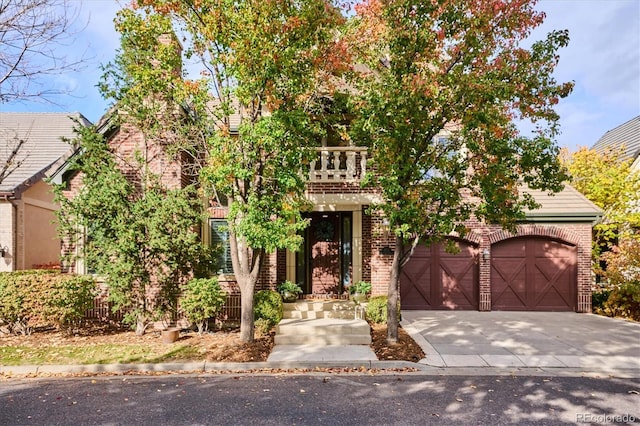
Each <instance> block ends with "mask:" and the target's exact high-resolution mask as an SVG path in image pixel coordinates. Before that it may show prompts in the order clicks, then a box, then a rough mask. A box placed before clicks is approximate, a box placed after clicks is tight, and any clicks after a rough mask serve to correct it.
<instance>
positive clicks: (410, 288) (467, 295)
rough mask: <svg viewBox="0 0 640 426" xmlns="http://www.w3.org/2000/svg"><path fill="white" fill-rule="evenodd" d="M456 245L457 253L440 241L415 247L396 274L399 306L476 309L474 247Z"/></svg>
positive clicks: (476, 286)
mask: <svg viewBox="0 0 640 426" xmlns="http://www.w3.org/2000/svg"><path fill="white" fill-rule="evenodd" d="M458 245H459V247H460V253H458V254H451V253H447V252H446V251H445V250H444V245H443V244H434V245H432V246H430V247H424V246H419V247H417V248H416V250H415V252H414V254H413V256H411V259H410V260H409V262H408V263H407V264H406V265H405V266H404V268H402V275H401V276H400V297H401V303H402V309H413V310H417V309H478V262H477V249H476V248H475V247H473V246H472V245H469V244H467V243H465V242H458Z"/></svg>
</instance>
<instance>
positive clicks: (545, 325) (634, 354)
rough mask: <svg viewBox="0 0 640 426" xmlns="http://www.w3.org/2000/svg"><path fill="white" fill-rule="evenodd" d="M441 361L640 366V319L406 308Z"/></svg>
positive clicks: (411, 328) (410, 323) (416, 332)
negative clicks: (626, 319) (627, 319)
mask: <svg viewBox="0 0 640 426" xmlns="http://www.w3.org/2000/svg"><path fill="white" fill-rule="evenodd" d="M402 318H403V321H402V326H403V328H404V329H405V330H406V331H407V332H408V333H410V334H411V335H412V336H413V337H414V339H415V340H416V342H417V343H419V344H420V346H422V349H423V350H424V352H425V354H426V356H427V357H426V359H425V360H423V361H421V362H422V363H424V364H428V365H432V366H437V367H569V368H596V369H600V370H602V369H604V370H608V369H610V370H616V369H638V370H640V323H634V322H629V321H624V320H620V319H613V318H606V317H602V316H599V315H593V314H578V313H573V312H477V311H402Z"/></svg>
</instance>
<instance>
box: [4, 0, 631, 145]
mask: <svg viewBox="0 0 640 426" xmlns="http://www.w3.org/2000/svg"><path fill="white" fill-rule="evenodd" d="M72 3H73V4H74V6H75V7H77V8H78V10H79V16H78V19H77V20H76V23H77V29H78V33H77V35H76V40H75V42H74V43H73V46H72V47H69V49H72V50H70V52H87V54H88V56H89V57H90V60H89V62H88V63H87V66H86V68H85V69H84V70H83V71H82V72H80V73H73V74H71V73H68V74H66V75H62V76H57V77H52V79H51V84H52V85H53V86H55V87H65V88H68V89H69V91H70V94H69V95H67V96H60V97H57V98H55V104H52V103H34V102H23V103H12V104H5V105H0V110H2V111H38V112H39V111H55V112H75V111H78V112H80V113H82V114H83V115H84V116H85V117H87V118H88V119H89V120H90V121H92V122H97V121H98V120H99V119H100V117H101V116H102V115H103V114H104V113H105V112H106V110H107V109H108V107H109V104H108V102H107V101H105V100H104V99H102V97H101V96H100V94H99V92H98V89H97V87H96V84H97V83H98V81H99V79H100V75H101V70H100V66H101V65H104V64H106V63H108V62H109V61H111V60H112V59H113V57H114V54H115V52H116V49H117V48H118V46H119V39H118V34H117V33H116V31H115V30H114V28H113V18H114V17H115V14H116V12H117V10H118V9H119V8H120V5H119V3H118V1H116V0H83V1H80V0H76V1H73V0H72ZM537 8H538V9H539V10H542V11H544V12H545V13H546V15H547V17H546V20H545V22H544V24H543V25H542V26H540V27H539V28H538V29H536V31H534V33H533V34H532V36H531V37H532V38H533V39H541V38H543V37H544V35H545V34H546V33H548V32H549V31H551V30H554V29H568V30H569V36H570V39H571V41H570V43H569V46H568V47H566V48H564V49H562V50H560V52H559V54H560V63H559V65H558V67H557V69H556V72H555V77H556V79H557V81H559V82H565V81H573V82H574V83H575V88H574V90H573V93H572V94H571V95H569V97H568V98H565V99H562V100H561V101H560V103H559V104H558V106H557V111H558V113H559V114H560V125H561V132H562V133H561V135H560V136H559V137H558V138H557V142H558V145H559V146H561V147H566V148H568V149H569V150H570V151H575V150H576V149H577V148H578V147H581V146H586V147H591V146H592V145H593V144H594V143H595V142H596V141H597V140H598V139H599V138H600V137H601V136H602V135H603V134H604V133H605V132H606V131H607V130H610V129H613V128H614V127H617V126H619V125H620V124H623V123H625V122H627V121H629V120H631V119H632V118H634V117H636V116H638V115H640V0H540V1H539V3H538V5H537ZM84 24H86V26H85V25H84ZM71 54H73V53H71Z"/></svg>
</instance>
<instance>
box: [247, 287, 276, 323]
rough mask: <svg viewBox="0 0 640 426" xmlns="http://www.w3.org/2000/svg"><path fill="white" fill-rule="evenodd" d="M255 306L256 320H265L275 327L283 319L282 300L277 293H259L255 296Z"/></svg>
mask: <svg viewBox="0 0 640 426" xmlns="http://www.w3.org/2000/svg"><path fill="white" fill-rule="evenodd" d="M253 305H254V307H253V315H254V319H255V320H259V319H263V320H265V321H267V322H268V324H269V326H270V327H273V326H274V325H276V324H278V323H279V322H280V320H281V319H282V298H281V297H280V294H279V293H278V292H277V291H273V290H260V291H257V292H256V294H255V295H254V296H253Z"/></svg>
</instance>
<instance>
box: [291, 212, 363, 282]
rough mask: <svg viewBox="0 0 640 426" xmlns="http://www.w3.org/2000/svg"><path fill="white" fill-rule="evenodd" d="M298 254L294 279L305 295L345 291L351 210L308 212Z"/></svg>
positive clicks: (349, 270) (348, 273)
mask: <svg viewBox="0 0 640 426" xmlns="http://www.w3.org/2000/svg"><path fill="white" fill-rule="evenodd" d="M307 217H308V218H309V219H310V224H309V227H308V228H307V229H306V230H305V243H304V247H303V249H302V250H301V251H300V252H299V253H298V255H297V266H296V281H297V282H298V283H300V284H301V286H302V289H303V291H304V292H305V293H306V294H334V295H338V294H341V293H342V292H343V291H344V286H345V284H347V283H349V282H350V277H351V239H352V238H351V228H352V225H351V213H349V212H327V213H311V214H309V215H307Z"/></svg>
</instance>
